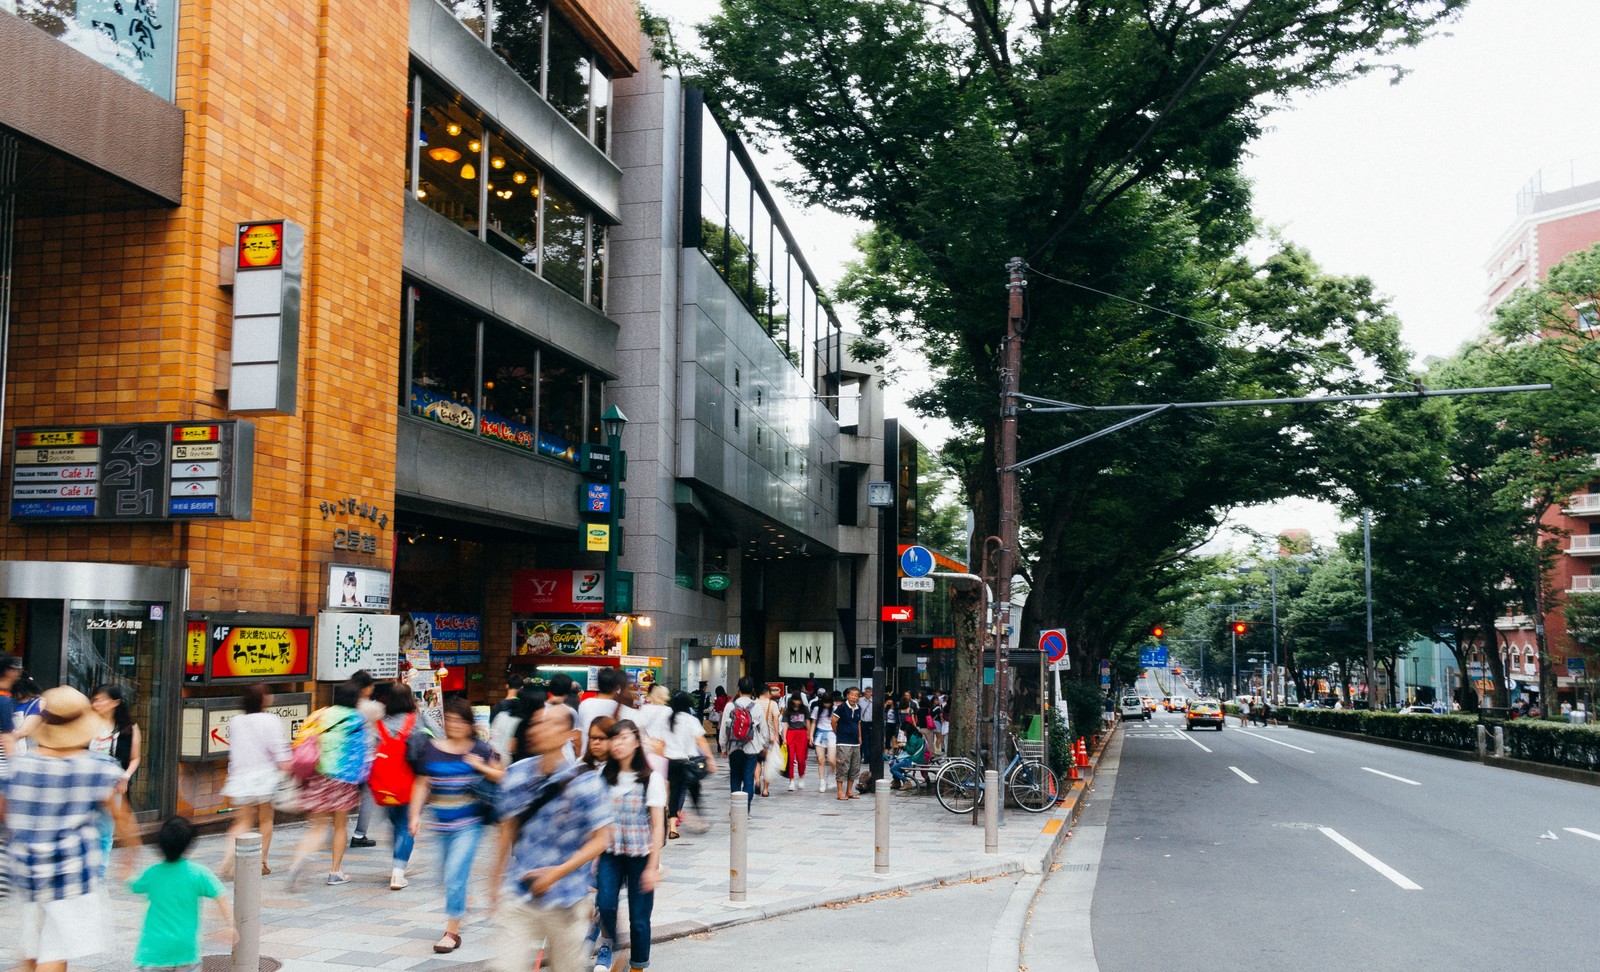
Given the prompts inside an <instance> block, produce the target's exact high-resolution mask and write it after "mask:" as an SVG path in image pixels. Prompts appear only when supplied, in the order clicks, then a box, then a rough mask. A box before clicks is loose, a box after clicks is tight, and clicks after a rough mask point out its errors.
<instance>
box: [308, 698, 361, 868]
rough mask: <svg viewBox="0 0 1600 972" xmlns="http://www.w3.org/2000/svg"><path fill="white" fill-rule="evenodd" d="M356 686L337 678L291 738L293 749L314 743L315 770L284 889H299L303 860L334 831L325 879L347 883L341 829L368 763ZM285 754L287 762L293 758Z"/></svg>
mask: <svg viewBox="0 0 1600 972" xmlns="http://www.w3.org/2000/svg"><path fill="white" fill-rule="evenodd" d="M360 701H361V687H360V686H359V685H358V684H356V683H355V682H340V683H339V684H338V685H335V686H334V687H333V704H332V705H330V706H327V707H326V708H322V709H318V710H317V711H315V712H313V713H311V716H310V718H308V719H307V720H306V721H305V724H304V725H302V726H301V727H300V732H299V734H298V735H297V736H296V737H295V741H294V746H295V749H299V748H300V747H301V746H312V745H315V746H317V747H318V749H317V761H316V769H315V771H313V772H312V773H311V775H310V777H309V778H308V779H307V780H306V781H305V784H304V786H303V789H302V793H301V807H302V809H304V810H305V812H306V815H307V816H309V817H310V818H311V825H310V826H309V827H307V828H306V832H305V836H303V837H302V838H300V846H299V847H297V848H295V853H294V863H293V864H292V865H290V867H289V890H290V891H296V890H299V886H300V882H301V880H302V879H303V878H304V877H305V870H306V861H307V860H308V859H309V858H310V857H311V855H312V854H313V853H314V852H315V851H316V849H317V846H318V845H319V844H321V843H322V842H323V841H324V840H326V839H327V838H328V833H329V830H330V827H331V829H332V832H333V861H332V864H331V866H330V867H329V868H328V884H330V885H340V884H349V883H350V876H349V875H348V874H346V873H345V872H344V870H343V864H344V851H345V828H346V824H347V823H348V821H349V818H350V811H352V810H354V809H356V808H357V807H359V806H360V805H361V792H362V790H364V789H366V788H365V787H363V786H362V784H363V783H365V782H366V781H367V773H368V772H369V771H370V769H371V763H372V752H373V746H372V734H371V733H369V732H368V731H367V719H366V716H363V715H362V714H361V713H360V712H359V711H357V709H356V703H358V702H360ZM294 757H295V754H294V753H293V752H291V753H290V762H291V764H293V763H294V762H295V758H294Z"/></svg>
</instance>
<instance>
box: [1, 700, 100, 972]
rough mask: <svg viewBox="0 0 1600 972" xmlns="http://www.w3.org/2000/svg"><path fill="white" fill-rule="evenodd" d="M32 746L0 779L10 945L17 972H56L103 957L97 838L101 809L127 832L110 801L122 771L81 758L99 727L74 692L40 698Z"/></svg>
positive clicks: (97, 757)
mask: <svg viewBox="0 0 1600 972" xmlns="http://www.w3.org/2000/svg"><path fill="white" fill-rule="evenodd" d="M43 698H44V713H43V721H42V722H41V723H40V725H39V727H38V728H37V729H36V730H35V731H34V734H33V739H34V742H35V744H36V745H35V746H34V748H33V749H32V750H31V751H30V752H27V753H22V754H18V755H17V756H15V757H14V758H13V759H12V760H11V763H10V765H9V766H8V767H7V769H8V772H7V773H6V774H5V776H4V777H0V819H3V820H4V821H5V826H6V829H7V830H9V831H10V832H11V841H10V851H11V868H12V873H11V877H12V885H13V891H14V893H15V894H16V895H17V897H18V898H19V900H20V901H21V903H22V909H23V910H22V923H21V929H20V934H19V935H18V945H19V949H18V951H19V953H20V958H21V960H22V967H23V968H24V969H27V970H30V972H32V970H35V969H52V970H54V969H61V970H65V969H66V967H67V962H68V961H70V960H72V959H78V958H84V957H86V956H89V955H93V954H95V953H97V952H103V951H106V950H107V949H108V945H109V943H108V942H107V941H106V937H105V935H106V927H107V925H108V924H109V922H110V918H111V915H110V911H109V908H108V906H107V905H106V902H105V899H104V896H103V895H102V893H101V887H100V884H101V880H100V870H101V867H100V865H101V861H100V832H99V828H98V827H97V826H96V823H95V818H96V814H97V812H98V811H99V810H100V809H102V808H104V809H105V810H107V811H109V812H110V813H111V814H112V816H113V818H114V819H116V821H117V825H118V827H117V829H118V830H119V831H122V832H124V833H126V832H127V831H128V828H129V825H128V818H127V812H126V811H125V810H123V809H122V804H121V802H120V801H118V800H116V799H115V796H116V792H117V787H118V784H119V783H120V782H121V780H122V767H121V766H119V765H118V764H117V761H116V760H114V759H112V758H110V757H109V756H101V755H96V754H93V753H90V752H89V751H88V746H89V741H90V740H91V739H93V738H94V736H95V734H96V733H97V732H99V731H100V729H101V728H102V722H101V720H100V718H99V717H98V716H96V715H95V714H94V710H93V709H91V708H90V706H89V700H88V699H87V698H85V697H84V695H83V693H82V692H79V691H78V690H77V689H73V688H66V687H62V688H53V689H50V690H49V691H47V692H45V693H44V696H43Z"/></svg>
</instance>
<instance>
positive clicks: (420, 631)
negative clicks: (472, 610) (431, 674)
mask: <svg viewBox="0 0 1600 972" xmlns="http://www.w3.org/2000/svg"><path fill="white" fill-rule="evenodd" d="M407 618H409V619H410V620H411V647H412V648H413V649H415V650H417V651H431V652H432V653H433V663H434V664H435V665H477V664H479V663H480V662H482V661H483V651H482V647H481V642H480V640H479V634H480V631H481V629H482V627H483V619H482V618H481V617H479V616H478V615H476V614H432V613H426V612H422V611H413V612H411V613H410V614H408V615H402V616H401V618H400V627H401V629H402V630H401V635H402V637H404V634H405V632H404V628H405V624H406V619H407Z"/></svg>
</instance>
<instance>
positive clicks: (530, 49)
mask: <svg viewBox="0 0 1600 972" xmlns="http://www.w3.org/2000/svg"><path fill="white" fill-rule="evenodd" d="M491 16H492V18H493V29H492V30H491V31H490V34H489V36H490V38H491V45H492V46H493V48H494V52H495V53H496V54H498V55H500V59H501V60H503V61H505V62H506V63H507V64H509V65H511V69H512V70H513V71H516V72H517V73H518V74H519V75H521V76H522V80H524V81H526V82H528V85H529V86H530V87H531V88H533V90H535V91H538V92H540V93H543V90H544V89H543V87H542V86H541V83H540V79H539V68H540V66H541V65H543V64H544V0H495V3H494V11H493V13H492V14H491Z"/></svg>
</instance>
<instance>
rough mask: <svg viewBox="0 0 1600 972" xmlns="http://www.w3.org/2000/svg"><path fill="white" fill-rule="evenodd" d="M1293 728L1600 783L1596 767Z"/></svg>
mask: <svg viewBox="0 0 1600 972" xmlns="http://www.w3.org/2000/svg"><path fill="white" fill-rule="evenodd" d="M1288 725H1289V728H1290V729H1300V730H1303V731H1305V732H1316V733H1321V734H1322V735H1324V736H1336V737H1338V738H1340V739H1350V740H1354V741H1355V742H1364V743H1372V744H1374V745H1377V746H1389V747H1390V748H1393V749H1408V750H1410V751H1412V752H1414V753H1425V754H1427V755H1429V756H1443V757H1444V758H1446V759H1454V760H1460V761H1461V762H1464V763H1478V764H1480V765H1483V766H1493V767H1496V768H1498V769H1504V770H1511V771H1513V772H1516V773H1527V774H1529V775H1532V776H1543V777H1545V778H1546V779H1551V780H1565V781H1566V782H1568V783H1582V784H1584V785H1586V786H1600V773H1597V772H1595V771H1594V770H1585V769H1578V768H1577V767H1575V766H1554V765H1551V764H1549V763H1535V762H1533V761H1532V760H1526V759H1516V758H1515V757H1511V756H1484V757H1482V758H1479V756H1478V754H1477V753H1476V752H1475V751H1473V750H1463V749H1446V748H1444V747H1443V746H1429V745H1427V744H1425V743H1414V742H1406V741H1405V740H1403V739H1385V738H1383V737H1381V736H1368V735H1366V734H1364V733H1359V732H1345V731H1343V730H1341V729H1327V728H1324V727H1322V726H1300V725H1295V724H1294V723H1292V722H1291V723H1289V724H1288Z"/></svg>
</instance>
